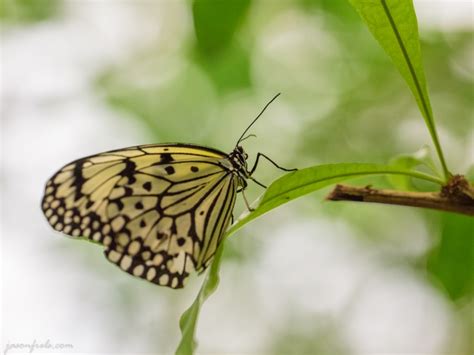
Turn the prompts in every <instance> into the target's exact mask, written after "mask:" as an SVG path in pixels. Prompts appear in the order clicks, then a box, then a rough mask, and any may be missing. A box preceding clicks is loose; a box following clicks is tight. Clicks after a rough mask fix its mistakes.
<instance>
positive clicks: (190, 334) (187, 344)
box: [176, 243, 224, 355]
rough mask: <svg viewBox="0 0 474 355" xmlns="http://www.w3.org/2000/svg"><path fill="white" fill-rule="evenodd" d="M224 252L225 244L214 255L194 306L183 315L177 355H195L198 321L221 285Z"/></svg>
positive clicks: (180, 321)
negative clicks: (203, 306)
mask: <svg viewBox="0 0 474 355" xmlns="http://www.w3.org/2000/svg"><path fill="white" fill-rule="evenodd" d="M223 250H224V243H222V244H221V245H220V247H219V248H218V249H217V251H216V254H215V255H214V260H213V262H212V265H211V267H210V269H209V271H208V272H207V275H206V278H205V279H204V282H203V283H202V286H201V289H200V290H199V293H198V295H197V297H196V299H195V300H194V302H193V304H192V305H191V306H190V307H189V308H188V309H187V310H186V311H185V312H184V313H183V315H182V316H181V319H180V320H179V328H180V329H181V334H182V337H181V341H180V342H179V345H178V348H177V349H176V355H189V354H193V352H194V349H195V348H196V340H195V339H194V335H195V333H196V325H197V319H198V316H199V311H200V310H201V306H202V304H203V303H204V301H205V300H206V299H207V298H208V297H209V296H210V295H211V294H213V293H214V291H215V290H216V289H217V286H218V285H219V267H220V264H221V258H222V251H223Z"/></svg>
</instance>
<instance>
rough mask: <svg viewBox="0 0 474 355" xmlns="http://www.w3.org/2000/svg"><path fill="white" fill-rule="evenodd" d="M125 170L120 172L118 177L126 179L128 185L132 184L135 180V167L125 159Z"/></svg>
mask: <svg viewBox="0 0 474 355" xmlns="http://www.w3.org/2000/svg"><path fill="white" fill-rule="evenodd" d="M124 163H125V168H124V169H123V170H122V171H121V173H120V175H121V176H125V177H126V178H128V183H129V184H133V183H134V182H135V181H136V180H137V179H136V178H135V172H136V167H137V165H136V164H135V163H134V162H133V161H131V160H130V159H125V160H124Z"/></svg>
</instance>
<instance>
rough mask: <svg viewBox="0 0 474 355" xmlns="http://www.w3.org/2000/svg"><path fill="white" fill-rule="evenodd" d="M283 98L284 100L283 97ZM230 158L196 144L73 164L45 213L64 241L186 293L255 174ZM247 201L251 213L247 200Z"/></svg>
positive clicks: (234, 155)
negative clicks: (92, 247) (83, 243)
mask: <svg viewBox="0 0 474 355" xmlns="http://www.w3.org/2000/svg"><path fill="white" fill-rule="evenodd" d="M278 95H279V94H278ZM278 95H276V96H275V97H274V98H273V99H272V100H271V101H270V102H268V103H267V105H266V106H265V107H264V108H263V110H262V111H261V112H260V113H259V115H258V116H257V117H256V118H255V119H254V120H253V121H252V123H251V124H250V125H249V126H248V127H247V128H246V129H245V131H244V133H243V134H242V135H241V136H240V138H239V139H238V141H237V144H236V145H235V148H234V150H233V151H232V152H230V153H229V154H226V153H224V152H221V151H219V150H216V149H212V148H207V147H204V146H199V145H193V144H180V143H168V144H149V145H139V146H134V147H128V148H123V149H117V150H112V151H108V152H105V153H100V154H97V155H92V156H88V157H85V158H81V159H78V160H76V161H73V162H71V163H69V164H67V165H66V166H64V167H63V168H62V169H60V170H59V171H58V172H57V173H56V174H54V175H53V176H52V177H51V179H49V180H48V182H47V183H46V187H45V193H44V197H43V200H42V204H41V207H42V210H43V213H44V215H45V216H46V218H47V220H48V222H49V224H50V225H51V226H52V227H53V228H54V229H55V230H57V231H60V232H62V233H64V234H66V235H69V236H72V237H77V238H87V239H89V240H91V241H94V242H96V243H98V244H101V245H103V246H104V254H105V256H106V257H107V259H108V260H109V261H111V262H112V263H114V264H116V265H118V266H119V267H120V268H121V269H122V270H124V271H126V272H128V273H129V274H131V275H134V276H136V277H139V278H142V279H145V280H148V281H150V282H152V283H154V284H157V285H161V286H167V287H171V288H174V289H176V288H182V287H184V284H185V281H186V279H187V278H188V276H189V275H190V273H192V272H193V271H196V272H198V273H201V272H202V271H204V270H205V269H206V267H207V266H208V265H209V264H210V262H211V260H212V257H213V256H214V254H215V252H216V250H217V248H218V246H219V245H220V243H221V242H222V238H223V236H224V234H225V231H226V230H227V228H228V226H229V225H230V223H231V220H232V218H233V217H232V212H233V209H234V205H235V201H236V196H237V193H238V192H242V193H243V191H244V190H245V188H246V187H247V180H248V179H251V180H253V181H255V182H256V183H257V184H259V185H261V186H263V187H265V185H263V184H261V183H260V182H258V181H257V180H256V179H254V178H253V177H252V174H253V173H254V171H255V169H256V168H257V165H258V161H259V158H260V157H263V158H266V159H268V160H269V161H270V162H271V163H273V164H274V165H275V166H276V167H278V168H279V169H282V170H284V171H293V170H296V169H285V168H282V167H280V166H279V165H277V164H276V163H275V162H273V161H272V160H271V159H270V158H268V157H267V156H266V155H264V154H262V153H258V154H257V157H256V160H255V163H254V166H253V167H252V168H251V169H249V167H248V165H247V158H248V155H247V153H245V151H244V149H243V148H242V146H241V145H240V143H241V142H242V141H243V140H244V139H246V138H248V137H249V136H247V137H245V134H246V133H247V131H248V130H249V128H250V127H251V126H252V125H253V124H254V123H255V122H256V121H257V119H258V118H259V117H260V116H261V115H262V113H263V112H264V111H265V109H266V108H267V107H268V106H269V105H270V104H271V103H272V102H273V101H274V100H275V99H276V98H277V97H278ZM242 195H243V196H244V201H245V203H246V205H247V207H248V208H249V209H250V207H249V205H248V203H247V200H246V199H245V195H244V194H242Z"/></svg>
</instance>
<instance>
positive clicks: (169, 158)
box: [160, 153, 174, 163]
mask: <svg viewBox="0 0 474 355" xmlns="http://www.w3.org/2000/svg"><path fill="white" fill-rule="evenodd" d="M160 157H161V160H160V163H171V162H172V161H173V160H174V159H173V157H172V156H171V154H170V153H162V154H161V155H160Z"/></svg>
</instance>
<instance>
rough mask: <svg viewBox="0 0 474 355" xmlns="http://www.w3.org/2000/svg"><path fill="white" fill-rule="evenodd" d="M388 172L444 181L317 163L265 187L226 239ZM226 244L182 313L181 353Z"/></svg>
mask: <svg viewBox="0 0 474 355" xmlns="http://www.w3.org/2000/svg"><path fill="white" fill-rule="evenodd" d="M384 174H396V175H407V176H412V177H415V178H419V179H423V180H427V181H430V182H433V183H435V184H442V181H441V180H440V179H438V178H436V177H433V176H430V175H427V174H424V173H420V172H417V171H412V170H409V169H402V168H397V167H391V166H388V165H377V164H359V163H341V164H325V165H317V166H313V167H310V168H306V169H301V170H298V171H295V172H292V173H289V174H286V175H284V176H282V177H281V178H279V179H277V180H275V181H274V182H273V183H272V184H271V185H270V186H269V187H268V189H267V190H266V191H265V193H264V195H263V197H262V198H261V199H260V200H259V201H257V204H258V206H257V207H256V208H255V210H254V211H252V212H251V213H249V214H246V215H244V216H242V217H241V218H240V219H239V221H237V222H236V223H235V224H234V225H233V226H232V227H231V228H230V229H229V230H228V231H227V233H226V234H225V236H224V239H225V238H227V237H229V236H230V235H231V234H233V233H235V232H236V231H237V230H238V229H240V228H242V227H243V226H244V225H245V224H247V223H248V222H250V221H251V220H253V219H255V218H257V217H259V216H261V215H262V214H264V213H266V212H268V211H270V210H272V209H274V208H276V207H278V206H280V205H282V204H284V203H287V202H289V201H291V200H294V199H295V198H298V197H301V196H303V195H306V194H309V193H311V192H314V191H316V190H319V189H321V188H323V187H326V186H328V185H331V184H335V183H338V182H341V181H344V180H348V179H351V178H356V177H361V176H367V175H384ZM223 247H224V243H221V246H220V247H219V249H218V250H217V252H216V255H215V256H214V260H213V262H212V265H211V268H210V270H209V272H208V274H207V276H206V279H205V280H204V283H203V285H202V286H201V290H200V291H199V293H198V295H197V297H196V299H195V300H194V302H193V304H192V305H191V307H189V308H188V309H187V310H186V311H185V312H184V313H183V315H182V316H181V319H180V322H179V324H180V328H181V333H182V338H181V341H180V343H179V346H178V349H177V350H176V354H178V355H189V354H193V351H194V349H195V347H196V342H195V340H194V334H195V332H196V325H197V318H198V316H199V311H200V309H201V306H202V304H203V303H204V301H205V300H206V299H207V298H208V297H209V296H210V295H211V294H212V293H213V292H214V291H215V290H216V288H217V285H218V283H219V268H220V263H221V257H222V250H223Z"/></svg>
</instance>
